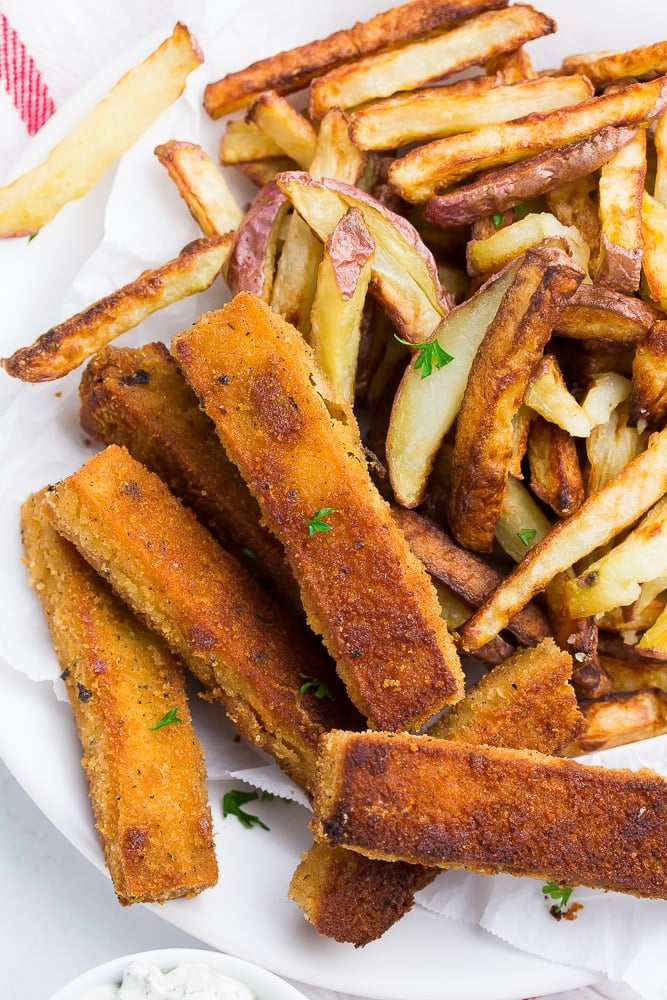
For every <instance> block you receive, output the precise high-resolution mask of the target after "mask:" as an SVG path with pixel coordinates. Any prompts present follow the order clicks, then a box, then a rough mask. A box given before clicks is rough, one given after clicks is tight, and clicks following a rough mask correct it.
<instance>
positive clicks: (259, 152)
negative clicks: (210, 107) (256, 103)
mask: <svg viewBox="0 0 667 1000" xmlns="http://www.w3.org/2000/svg"><path fill="white" fill-rule="evenodd" d="M218 155H219V158H220V162H221V163H223V164H225V166H230V167H231V166H233V165H234V164H240V163H245V162H247V161H250V162H252V161H253V160H266V159H272V158H274V157H276V156H284V155H285V154H284V152H283V150H282V149H281V147H280V146H279V145H278V143H277V142H275V141H274V140H273V139H272V138H271V136H270V135H269V134H268V133H267V132H263V131H262V130H261V129H260V128H258V127H257V125H255V123H254V122H247V121H244V120H243V119H240V120H238V121H228V122H227V126H226V128H225V131H224V133H223V136H222V139H221V140H220V150H219V154H218Z"/></svg>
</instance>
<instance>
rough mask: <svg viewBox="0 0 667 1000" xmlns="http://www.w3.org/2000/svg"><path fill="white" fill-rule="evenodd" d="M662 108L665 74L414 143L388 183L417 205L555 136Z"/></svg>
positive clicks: (564, 139) (648, 115)
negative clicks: (568, 103) (514, 118)
mask: <svg viewBox="0 0 667 1000" xmlns="http://www.w3.org/2000/svg"><path fill="white" fill-rule="evenodd" d="M666 108H667V79H666V78H661V79H659V80H655V81H651V82H650V83H632V84H628V86H627V87H624V88H623V89H622V90H619V91H617V92H615V93H612V94H603V95H602V96H601V97H591V98H589V99H588V100H587V101H582V103H581V104H574V105H571V106H570V107H567V108H560V109H558V110H556V111H547V112H543V113H542V114H536V115H527V116H526V117H525V118H522V119H519V120H518V121H515V122H506V123H502V124H498V125H485V126H482V127H481V128H479V129H477V130H476V131H475V132H466V133H462V134H460V135H455V136H449V137H447V138H445V139H436V140H435V141H434V142H430V143H427V144H426V145H424V146H418V147H417V148H416V149H413V150H412V151H411V152H409V153H406V155H405V156H403V157H401V158H400V159H398V160H396V161H395V162H394V163H393V164H392V166H391V167H390V169H389V181H390V183H391V185H392V187H393V188H394V189H395V190H396V191H397V193H398V194H400V195H401V197H402V198H405V199H406V201H412V202H416V203H421V202H424V201H428V199H429V198H431V197H432V196H433V195H434V194H439V193H440V192H442V191H444V190H445V189H446V188H448V187H450V186H451V185H452V184H455V183H456V182H457V181H460V180H463V179H464V178H466V177H468V176H469V175H470V174H473V173H478V172H479V171H480V170H486V169H487V168H488V167H499V166H503V165H504V164H507V163H514V162H516V161H517V160H522V159H525V158H526V157H528V156H531V155H533V154H535V153H542V152H544V150H547V149H553V147H554V142H555V140H556V141H557V142H558V144H559V145H561V146H562V145H563V144H565V143H569V142H574V141H575V140H577V139H583V138H585V137H586V136H590V135H593V134H594V133H595V132H599V130H600V129H601V128H603V127H604V126H605V125H639V124H642V123H644V122H648V121H651V120H653V119H654V118H657V117H659V116H660V115H661V114H662V113H663V112H664V111H665V109H666Z"/></svg>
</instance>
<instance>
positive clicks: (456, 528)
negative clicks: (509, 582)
mask: <svg viewBox="0 0 667 1000" xmlns="http://www.w3.org/2000/svg"><path fill="white" fill-rule="evenodd" d="M582 278H583V272H582V271H581V270H580V269H579V268H578V267H576V266H573V264H572V261H571V260H570V258H569V257H568V256H567V255H566V254H565V253H563V251H562V250H557V249H555V248H547V247H537V248H534V249H532V250H528V251H527V253H526V254H525V255H524V256H523V258H521V262H520V264H519V269H518V271H517V275H516V279H515V281H514V282H513V284H512V286H511V288H510V289H509V290H508V292H507V294H506V295H505V297H504V298H503V301H502V304H501V306H500V308H499V309H498V312H497V314H496V316H495V317H494V319H493V321H492V323H491V325H490V326H489V327H488V329H487V331H486V333H485V335H484V339H483V340H482V343H481V345H480V347H479V349H478V351H477V353H476V355H475V358H474V360H473V362H472V366H471V369H470V374H469V376H468V382H467V385H466V388H465V392H464V395H463V400H462V402H461V408H460V410H459V414H458V419H457V424H456V441H455V445H454V456H453V460H452V487H451V493H450V498H449V523H450V527H451V529H452V533H453V535H454V537H455V538H456V539H457V540H458V541H459V542H460V543H461V544H462V545H464V546H466V547H467V548H470V549H473V551H477V552H489V551H490V550H491V548H492V546H493V539H494V532H495V527H496V524H497V522H498V519H499V517H500V514H501V510H502V505H503V498H504V494H505V486H506V483H507V477H508V472H509V464H510V461H511V457H512V417H513V416H514V414H515V413H516V411H517V410H518V409H519V406H520V405H521V403H522V401H523V397H524V393H525V391H526V387H527V385H528V381H529V379H530V375H531V371H532V369H533V367H534V365H535V362H536V361H537V360H538V359H539V357H540V355H541V354H542V351H543V350H544V346H545V344H546V343H547V341H548V339H549V337H550V336H551V331H552V329H553V326H554V323H555V321H556V317H557V316H558V313H559V312H560V310H561V309H562V308H563V305H564V304H565V302H566V301H567V299H568V298H569V296H571V295H572V293H573V292H574V290H575V289H576V288H577V286H578V285H579V283H580V282H581V280H582Z"/></svg>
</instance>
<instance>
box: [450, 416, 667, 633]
mask: <svg viewBox="0 0 667 1000" xmlns="http://www.w3.org/2000/svg"><path fill="white" fill-rule="evenodd" d="M665 491H667V431H662V432H660V433H658V434H655V435H654V436H653V438H652V439H651V440H650V442H649V446H648V448H647V449H646V451H644V452H642V453H641V454H640V455H638V456H637V458H635V459H634V461H632V462H630V463H629V465H626V466H625V467H624V468H623V469H622V470H621V472H620V473H619V474H618V475H617V476H615V478H614V479H612V480H611V482H610V483H608V484H607V485H606V486H604V487H603V488H602V489H600V490H598V491H597V492H596V493H593V494H592V495H591V496H589V497H587V499H586V500H584V502H583V504H582V505H581V507H580V508H579V509H578V510H577V511H576V512H575V513H574V514H573V515H572V517H570V518H568V519H567V520H564V521H560V522H559V523H558V524H556V525H555V526H554V527H553V528H552V529H551V531H550V532H549V534H548V535H547V536H545V538H543V539H542V541H541V542H539V543H538V544H537V545H534V546H533V547H532V548H531V549H530V551H529V552H528V554H527V555H526V556H524V559H523V560H522V562H521V563H520V564H519V566H517V567H516V569H515V570H513V572H512V573H510V575H509V576H508V577H507V578H506V579H505V580H504V581H503V583H501V585H500V586H499V587H498V589H497V590H496V591H495V593H494V594H493V596H492V597H491V598H489V600H488V601H486V602H485V604H483V605H482V607H481V608H480V609H479V610H478V611H477V612H476V613H475V614H474V615H473V617H472V618H471V619H470V620H469V621H468V622H466V624H465V625H464V626H463V628H462V631H461V635H462V639H463V642H464V646H465V648H466V649H468V651H470V652H472V651H473V650H475V649H476V648H478V646H483V645H484V643H485V642H488V641H489V639H491V638H492V637H493V636H494V635H496V634H497V633H498V632H499V631H500V630H501V629H503V628H504V627H505V626H506V624H507V622H508V621H509V619H510V618H511V617H512V615H514V614H516V612H517V611H518V610H519V608H521V607H525V605H526V603H527V602H528V601H529V600H530V599H531V598H532V597H533V596H534V595H535V594H536V593H537V592H538V591H540V590H541V589H542V588H543V587H545V586H546V584H547V583H549V581H550V580H552V579H553V578H554V576H556V574H557V573H562V572H563V570H565V569H567V568H568V567H570V566H572V565H573V564H574V563H576V562H578V560H579V559H581V558H583V557H584V556H586V555H588V554H589V553H590V552H593V551H594V550H595V549H596V548H598V547H599V546H600V545H605V544H606V543H607V542H609V541H611V539H612V538H614V537H615V536H616V535H618V534H619V533H620V532H621V531H623V529H624V528H626V527H628V526H629V525H631V524H634V522H635V521H637V519H638V518H639V517H641V515H642V514H643V513H644V512H645V511H647V510H648V509H649V508H650V507H651V506H652V505H653V504H654V503H656V502H657V501H658V500H660V499H661V498H662V496H663V494H664V493H665Z"/></svg>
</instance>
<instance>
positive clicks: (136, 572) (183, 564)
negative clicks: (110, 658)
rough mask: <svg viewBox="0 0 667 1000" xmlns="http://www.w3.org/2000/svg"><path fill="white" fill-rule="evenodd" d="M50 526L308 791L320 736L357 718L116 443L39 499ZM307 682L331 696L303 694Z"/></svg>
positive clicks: (194, 524) (313, 649)
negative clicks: (318, 685)
mask: <svg viewBox="0 0 667 1000" xmlns="http://www.w3.org/2000/svg"><path fill="white" fill-rule="evenodd" d="M47 505H48V510H49V511H50V512H51V517H52V520H53V522H54V523H55V525H56V527H57V529H58V530H59V531H61V532H62V534H64V535H65V536H66V537H68V538H69V539H70V540H71V541H72V542H74V544H75V545H76V547H77V548H78V549H79V551H80V552H81V553H82V555H84V556H85V558H86V559H87V560H88V562H90V563H91V565H93V566H94V567H95V569H97V570H98V572H100V573H101V574H102V575H103V576H104V577H105V578H106V579H108V580H109V582H110V583H111V585H112V587H113V588H114V589H115V590H116V591H117V593H118V594H119V595H120V596H121V597H122V598H123V599H124V600H125V601H126V603H128V604H129V605H130V607H132V608H133V609H134V610H135V611H137V612H138V613H139V614H141V615H142V617H144V618H145V619H147V620H148V621H149V622H150V624H151V625H152V627H153V628H154V629H155V630H156V631H157V632H158V633H159V634H160V635H162V637H163V638H164V639H165V641H166V642H167V644H168V645H169V646H170V648H171V649H172V651H173V652H175V653H177V654H178V655H179V656H180V657H181V659H182V660H183V661H184V662H185V663H186V665H187V666H188V667H189V668H190V670H191V671H192V672H193V673H194V674H195V676H196V677H197V678H198V679H199V681H200V682H201V683H202V684H203V686H204V688H205V689H206V691H207V692H208V694H209V695H210V696H211V697H212V698H216V699H219V700H220V701H221V702H222V703H223V705H224V707H225V710H226V711H227V714H228V715H229V717H230V718H231V720H232V721H233V722H234V724H235V725H236V726H237V728H238V729H239V731H240V732H241V733H242V735H243V736H245V737H246V738H247V739H249V740H250V742H252V743H254V744H255V745H256V746H259V747H261V748H262V749H264V750H266V751H267V752H268V753H270V754H272V756H273V757H274V758H275V759H276V761H277V763H278V764H279V765H280V767H282V768H283V770H284V771H286V773H287V774H288V775H289V776H290V777H291V778H292V779H293V780H294V781H296V782H297V783H298V784H300V785H301V786H302V787H303V788H304V789H306V790H310V789H311V787H312V780H313V775H314V765H315V753H316V749H317V741H318V738H319V736H320V735H321V734H322V733H323V732H324V731H326V730H327V729H331V728H332V727H333V725H335V724H336V722H335V720H336V719H341V718H347V720H348V723H349V728H355V726H356V727H357V728H358V727H359V725H360V724H361V719H360V718H359V717H358V716H357V714H356V713H355V712H352V711H351V707H348V706H349V703H348V702H347V699H346V698H345V693H344V690H343V688H342V685H337V684H336V682H337V677H336V674H335V672H334V671H333V669H329V668H330V664H329V662H328V661H327V658H326V656H325V655H324V651H323V650H322V647H321V646H319V644H318V643H317V642H316V641H315V640H314V638H313V637H312V636H311V635H310V633H309V632H308V631H307V630H306V629H305V628H304V627H303V626H302V625H301V624H300V623H299V622H297V621H296V620H291V619H290V618H289V617H288V616H287V614H286V612H284V611H283V610H282V609H281V608H279V607H278V606H277V605H276V604H275V603H274V602H273V600H272V599H271V598H270V597H269V596H268V595H267V593H266V591H265V590H264V589H263V588H262V587H261V585H260V584H259V583H257V581H255V580H253V578H252V577H251V576H250V575H249V574H248V573H247V571H246V570H245V569H244V568H243V567H242V566H241V565H240V564H239V563H237V562H236V560H235V559H234V558H233V557H232V556H230V555H229V554H228V553H226V552H225V551H224V550H223V549H222V548H221V547H220V546H219V545H218V543H217V542H216V541H215V539H214V538H213V536H212V535H210V534H209V532H208V531H207V530H206V528H204V527H203V526H202V525H201V524H200V522H199V521H197V519H196V518H195V516H194V514H192V513H191V512H190V511H188V510H187V509H186V508H185V507H184V506H183V505H182V504H181V503H180V501H178V500H177V499H176V497H174V496H172V494H171V493H169V491H168V489H167V487H166V486H165V485H164V483H163V482H162V480H161V479H160V478H159V477H158V476H156V475H155V474H154V473H152V472H149V471H148V470H147V469H145V468H144V467H143V466H142V465H141V464H140V463H139V462H137V461H135V459H133V458H131V456H130V455H129V453H128V452H127V451H126V450H125V449H123V448H119V447H118V446H116V445H110V446H109V447H108V448H106V449H105V450H104V451H102V452H100V453H99V454H97V455H94V456H93V458H91V459H89V460H88V461H87V462H86V463H85V465H84V466H83V467H82V468H81V469H80V470H78V471H77V472H75V473H74V474H73V475H71V476H69V477H68V478H67V479H64V480H63V481H62V482H60V483H58V484H57V485H56V486H54V487H53V488H52V489H51V491H50V492H49V493H48V494H47ZM304 679H308V680H310V679H314V680H317V681H318V682H319V681H322V682H324V684H325V685H326V688H327V689H328V690H329V691H330V693H331V695H332V698H331V699H329V698H326V697H325V698H321V699H318V698H316V697H315V696H314V694H313V693H312V691H310V690H309V691H307V692H306V693H305V694H303V695H302V694H301V688H302V687H303V686H304Z"/></svg>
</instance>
